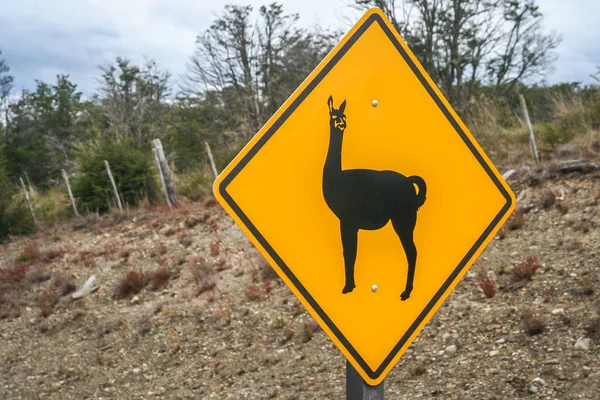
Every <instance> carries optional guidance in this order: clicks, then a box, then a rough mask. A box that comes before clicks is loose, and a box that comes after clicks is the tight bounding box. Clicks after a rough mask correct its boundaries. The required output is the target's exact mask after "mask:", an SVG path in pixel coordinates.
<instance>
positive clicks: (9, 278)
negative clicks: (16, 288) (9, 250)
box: [0, 262, 29, 283]
mask: <svg viewBox="0 0 600 400" xmlns="http://www.w3.org/2000/svg"><path fill="white" fill-rule="evenodd" d="M27 272H29V264H27V263H24V262H21V263H19V264H17V265H15V266H14V267H12V268H10V267H8V268H0V283H11V282H12V283H16V282H21V281H22V280H23V278H25V276H26V275H27Z"/></svg>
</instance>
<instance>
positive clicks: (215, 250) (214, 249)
mask: <svg viewBox="0 0 600 400" xmlns="http://www.w3.org/2000/svg"><path fill="white" fill-rule="evenodd" d="M220 252H221V246H220V245H219V243H211V244H210V254H211V255H213V256H218V255H219V253H220Z"/></svg>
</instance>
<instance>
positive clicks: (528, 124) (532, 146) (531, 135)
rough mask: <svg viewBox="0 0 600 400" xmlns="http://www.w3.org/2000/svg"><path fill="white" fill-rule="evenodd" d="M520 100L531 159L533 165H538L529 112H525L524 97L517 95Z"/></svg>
mask: <svg viewBox="0 0 600 400" xmlns="http://www.w3.org/2000/svg"><path fill="white" fill-rule="evenodd" d="M519 98H520V99H521V107H523V116H524V117H525V122H526V123H527V129H529V141H531V151H532V152H533V158H534V159H535V164H536V165H540V159H539V157H538V152H537V147H536V145H535V136H534V135H533V126H532V125H531V120H530V119H529V112H528V111H527V103H525V97H523V95H522V94H520V95H519Z"/></svg>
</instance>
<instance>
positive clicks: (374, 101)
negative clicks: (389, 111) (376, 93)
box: [371, 100, 379, 107]
mask: <svg viewBox="0 0 600 400" xmlns="http://www.w3.org/2000/svg"><path fill="white" fill-rule="evenodd" d="M371 104H373V107H377V105H378V104H379V102H378V101H377V100H373V101H372V102H371Z"/></svg>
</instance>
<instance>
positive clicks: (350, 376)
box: [346, 361, 384, 400]
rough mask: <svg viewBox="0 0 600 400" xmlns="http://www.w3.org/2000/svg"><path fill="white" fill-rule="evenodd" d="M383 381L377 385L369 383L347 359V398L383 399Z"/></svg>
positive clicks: (353, 399) (355, 399) (359, 399)
mask: <svg viewBox="0 0 600 400" xmlns="http://www.w3.org/2000/svg"><path fill="white" fill-rule="evenodd" d="M383 383H384V382H383V381H382V382H381V383H380V384H379V385H377V386H370V385H368V384H367V383H366V382H365V381H364V380H363V378H362V377H361V376H360V375H359V374H358V372H357V371H356V370H355V369H354V367H353V366H352V364H350V363H349V362H348V361H346V399H347V400H383Z"/></svg>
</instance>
